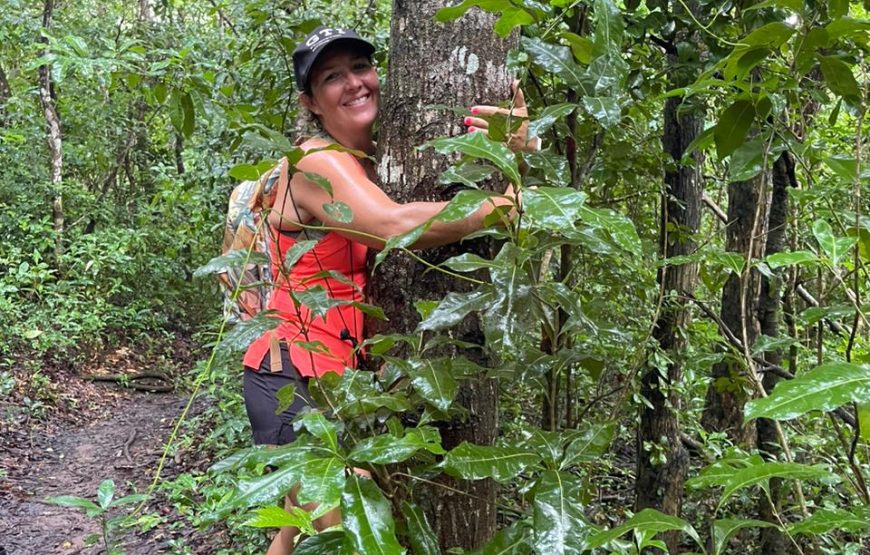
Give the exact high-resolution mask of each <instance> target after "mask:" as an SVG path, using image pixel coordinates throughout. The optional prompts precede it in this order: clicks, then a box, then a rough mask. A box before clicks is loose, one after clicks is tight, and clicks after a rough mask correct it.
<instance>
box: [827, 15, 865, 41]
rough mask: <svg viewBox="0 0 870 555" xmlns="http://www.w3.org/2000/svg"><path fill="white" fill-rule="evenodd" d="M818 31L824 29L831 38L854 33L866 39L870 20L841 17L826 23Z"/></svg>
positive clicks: (857, 36) (849, 35) (834, 38)
mask: <svg viewBox="0 0 870 555" xmlns="http://www.w3.org/2000/svg"><path fill="white" fill-rule="evenodd" d="M864 9H865V10H866V9H867V8H866V7H865V8H864ZM820 31H825V32H826V33H825V34H826V35H828V36H830V38H831V39H832V40H836V39H839V38H842V37H851V36H853V35H854V36H855V37H856V38H859V39H864V40H865V41H866V36H867V32H868V31H870V21H868V20H867V19H854V18H851V17H842V18H840V19H837V20H834V21H832V22H830V23H828V24H827V25H826V26H825V28H824V29H820Z"/></svg>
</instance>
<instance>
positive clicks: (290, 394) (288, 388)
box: [275, 383, 296, 415]
mask: <svg viewBox="0 0 870 555" xmlns="http://www.w3.org/2000/svg"><path fill="white" fill-rule="evenodd" d="M275 397H276V398H277V399H278V406H277V407H276V408H275V414H276V415H278V414H281V413H282V412H284V411H285V410H287V409H289V408H290V405H292V404H293V401H294V400H295V399H296V386H295V385H293V384H292V383H288V384H287V385H285V386H282V387H281V388H280V389H278V391H276V392H275Z"/></svg>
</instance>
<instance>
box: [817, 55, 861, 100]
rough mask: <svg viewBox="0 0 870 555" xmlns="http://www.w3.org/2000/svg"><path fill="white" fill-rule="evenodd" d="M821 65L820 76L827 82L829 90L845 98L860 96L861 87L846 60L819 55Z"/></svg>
mask: <svg viewBox="0 0 870 555" xmlns="http://www.w3.org/2000/svg"><path fill="white" fill-rule="evenodd" d="M818 58H819V62H820V63H821V67H822V76H823V77H824V78H825V82H826V83H827V84H828V88H830V89H831V92H833V93H834V94H838V95H840V96H843V97H845V98H849V99H853V100H854V99H857V98H859V97H860V96H861V88H860V87H859V85H858V81H856V80H855V75H854V74H853V73H852V68H850V67H849V65H848V64H846V62H844V61H843V60H841V59H839V58H835V57H833V56H821V55H820V56H819V57H818Z"/></svg>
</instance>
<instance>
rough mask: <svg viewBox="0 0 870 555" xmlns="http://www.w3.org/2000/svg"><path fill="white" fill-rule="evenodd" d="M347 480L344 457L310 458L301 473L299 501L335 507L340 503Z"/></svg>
mask: <svg viewBox="0 0 870 555" xmlns="http://www.w3.org/2000/svg"><path fill="white" fill-rule="evenodd" d="M345 481H346V478H345V464H344V461H343V460H342V459H340V458H338V457H323V458H320V457H316V458H310V459H309V460H307V461H306V463H305V464H304V465H303V466H302V468H301V472H300V474H299V494H298V498H299V502H300V503H317V504H319V505H321V506H324V507H334V506H336V505H338V504H339V500H340V499H341V491H342V488H343V487H344V485H345Z"/></svg>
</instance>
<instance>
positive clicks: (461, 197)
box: [434, 189, 493, 222]
mask: <svg viewBox="0 0 870 555" xmlns="http://www.w3.org/2000/svg"><path fill="white" fill-rule="evenodd" d="M492 197H493V193H490V192H489V191H481V190H480V189H469V190H465V191H459V192H458V193H457V194H456V195H455V196H454V197H453V198H452V199H450V202H448V203H447V205H446V206H445V207H444V208H443V209H442V210H441V211H440V212H438V214H436V215H435V218H434V219H435V221H439V222H455V221H457V220H462V219H465V218H467V217H468V216H471V215H472V214H474V213H475V212H477V211H478V210H479V209H480V207H481V206H483V205H484V204H485V203H488V202H490V199H491V198H492Z"/></svg>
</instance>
